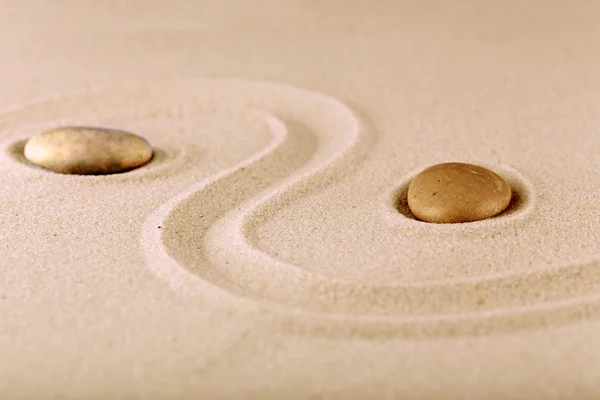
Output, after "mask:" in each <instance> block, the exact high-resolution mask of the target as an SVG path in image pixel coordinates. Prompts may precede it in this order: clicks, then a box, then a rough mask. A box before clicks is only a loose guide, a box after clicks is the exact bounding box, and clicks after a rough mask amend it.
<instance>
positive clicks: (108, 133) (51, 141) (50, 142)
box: [23, 126, 153, 175]
mask: <svg viewBox="0 0 600 400" xmlns="http://www.w3.org/2000/svg"><path fill="white" fill-rule="evenodd" d="M23 153H24V155H25V158H26V159H27V160H29V161H30V162H32V163H34V164H36V165H38V166H40V167H42V168H46V169H49V170H52V171H55V172H59V173H63V174H78V175H101V174H111V173H116V172H124V171H128V170H131V169H134V168H138V167H141V166H142V165H144V164H146V163H147V162H148V161H150V159H151V158H152V154H153V151H152V147H151V146H150V144H149V143H148V142H147V141H146V140H145V139H143V138H141V137H139V136H137V135H134V134H133V133H129V132H125V131H120V130H115V129H104V128H95V127H81V126H69V127H61V128H56V129H52V130H49V131H45V132H43V133H41V134H39V135H37V136H34V137H32V138H31V139H29V141H28V142H27V144H26V145H25V149H24V152H23Z"/></svg>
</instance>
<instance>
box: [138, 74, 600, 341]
mask: <svg viewBox="0 0 600 400" xmlns="http://www.w3.org/2000/svg"><path fill="white" fill-rule="evenodd" d="M236 84H237V85H239V89H240V91H242V92H243V93H244V95H245V96H247V97H246V98H245V100H246V102H247V104H237V105H238V106H242V107H248V108H256V109H260V110H262V112H264V113H265V116H264V117H265V118H266V119H267V120H268V124H269V126H270V128H271V131H272V133H273V141H272V142H271V144H270V145H269V146H268V147H267V148H265V149H264V150H263V151H261V152H260V153H259V154H256V155H255V156H253V157H252V158H250V159H248V160H245V161H243V162H241V163H239V164H237V165H235V166H233V167H231V168H229V169H227V170H226V171H223V172H222V173H220V174H218V175H217V176H214V177H213V178H211V179H209V180H206V181H203V182H200V183H199V184H197V185H195V186H194V187H192V188H190V189H189V190H188V191H186V192H185V193H183V194H182V195H180V196H178V197H177V198H175V199H172V200H171V201H170V202H168V203H167V204H165V205H163V206H162V207H160V208H159V209H158V210H157V211H156V212H155V213H154V214H153V215H152V216H151V217H150V218H149V219H148V220H147V221H146V224H145V226H144V230H143V235H142V243H143V244H144V252H145V255H146V259H147V263H148V265H149V266H150V268H151V269H152V270H153V271H154V272H155V273H156V274H157V275H159V276H160V277H162V278H163V279H165V280H167V281H168V282H169V284H170V285H171V286H172V287H173V288H174V289H176V290H177V291H179V292H180V293H182V294H185V295H200V296H210V297H211V298H212V299H214V298H215V296H217V297H223V298H228V299H229V300H230V301H239V302H240V303H241V304H246V303H247V302H245V301H244V300H243V299H246V298H251V299H254V300H258V301H259V302H261V301H262V300H266V301H267V302H266V303H265V304H267V305H268V306H269V307H270V308H271V309H273V310H278V312H279V311H280V312H282V314H283V318H282V319H281V321H286V322H282V323H283V324H294V323H295V322H298V321H300V320H304V319H306V318H309V320H310V321H312V322H316V325H314V327H315V329H319V328H318V327H319V326H321V325H319V323H320V322H322V323H323V325H322V329H328V328H327V326H328V324H342V325H343V326H346V327H348V328H350V330H351V331H356V330H363V329H364V330H365V331H370V332H372V333H373V334H377V333H382V332H385V331H386V329H387V328H384V326H387V327H389V329H391V331H390V332H395V333H401V332H404V333H407V334H408V333H409V332H410V331H412V330H417V331H419V332H423V331H427V330H431V332H434V333H435V334H441V333H444V332H445V333H444V334H453V333H461V334H465V333H470V332H471V333H472V332H481V331H485V330H487V329H489V330H497V328H498V327H499V326H502V327H511V328H510V329H515V328H517V327H520V326H523V327H526V326H530V325H531V324H533V325H531V326H540V325H543V324H544V323H552V322H553V321H555V322H560V321H563V320H564V321H567V320H571V319H574V318H575V319H578V318H581V316H582V315H590V313H591V311H590V310H591V309H595V308H594V307H593V305H594V304H595V303H596V301H597V300H598V294H597V287H598V284H600V262H598V260H597V259H595V258H591V259H589V260H584V261H582V262H581V263H580V264H577V265H573V264H568V265H567V264H565V265H557V266H553V267H551V268H545V269H541V270H528V271H518V272H511V273H506V274H497V275H490V276H483V277H471V278H464V279H449V280H441V281H431V282H423V283H405V282H399V283H394V282H391V283H387V284H378V285H371V284H369V283H368V282H365V284H363V285H357V284H356V283H352V282H347V281H344V280H343V279H337V278H333V277H328V276H324V275H323V274H319V273H315V272H311V271H308V270H305V269H302V268H300V267H297V266H294V265H290V264H286V263H283V262H281V261H279V260H277V259H276V258H275V257H273V256H271V255H270V254H268V253H266V252H264V251H261V250H260V249H259V248H258V247H257V246H255V245H254V244H253V241H252V239H253V236H254V229H255V227H256V226H258V225H260V224H261V223H262V222H263V221H265V220H266V219H267V218H268V217H269V215H270V214H272V213H273V212H274V211H276V210H277V209H280V208H283V207H286V206H287V205H289V204H291V203H292V202H293V201H294V200H295V199H297V198H298V197H301V196H306V195H310V194H311V193H316V192H317V191H319V190H323V189H325V188H326V187H327V186H328V185H330V184H331V182H336V181H338V180H339V179H343V177H344V176H345V175H348V174H349V173H351V172H352V170H353V168H355V167H356V166H357V165H358V163H359V162H360V160H361V159H362V158H363V157H364V156H365V155H366V152H367V150H368V148H369V146H370V144H371V142H372V141H373V136H372V132H370V131H369V129H368V127H367V126H366V125H365V123H364V121H361V120H360V119H359V118H358V117H357V116H356V114H355V113H353V112H352V111H351V110H350V109H349V108H347V107H346V106H345V105H344V104H342V103H340V102H339V101H338V100H336V99H334V98H330V97H327V96H324V95H321V94H317V93H311V92H307V91H303V90H300V89H295V88H291V87H287V86H282V85H270V84H256V83H247V82H237V83H234V85H236ZM253 88H260V89H261V90H259V91H258V92H259V93H260V94H261V95H257V96H253ZM265 90H266V91H268V92H269V94H270V96H269V97H270V100H266V98H265V97H264V91H265ZM242 103H243V102H242ZM313 135H314V136H313ZM515 173H516V174H517V175H518V172H515ZM521 178H522V177H517V179H518V180H520V181H521V184H523V185H524V189H525V191H524V192H523V193H525V194H526V195H527V198H526V199H525V202H524V203H523V209H522V210H516V212H515V213H514V215H511V216H507V217H506V218H499V219H497V220H489V221H483V222H482V223H481V224H479V225H477V224H474V225H473V226H474V227H475V229H485V228H486V227H489V226H498V225H504V226H507V225H510V224H514V223H515V221H517V222H518V223H526V220H527V216H528V215H530V214H531V212H530V211H531V209H532V207H533V204H534V195H535V194H534V193H532V192H528V191H527V186H528V185H527V182H526V180H525V179H524V178H523V179H521ZM382 207H383V208H385V205H382ZM388 211H389V210H388ZM388 218H392V219H393V218H394V217H392V216H391V215H389V216H388ZM414 222H415V221H410V222H408V223H414ZM395 223H396V222H395ZM401 225H402V222H401V223H399V225H398V226H399V227H400V228H401ZM157 226H161V229H157ZM436 229H438V230H444V229H445V230H448V229H451V228H448V227H447V226H444V227H441V228H440V227H438V228H436ZM524 288H526V289H527V290H524ZM573 293H578V296H577V298H573ZM231 295H232V296H231ZM261 303H262V302H261ZM246 305H248V304H246ZM285 315H287V316H288V317H289V318H290V319H286V318H287V317H285ZM319 321H320V322H319ZM535 321H537V322H535ZM467 322H468V323H467ZM536 324H537V325H536Z"/></svg>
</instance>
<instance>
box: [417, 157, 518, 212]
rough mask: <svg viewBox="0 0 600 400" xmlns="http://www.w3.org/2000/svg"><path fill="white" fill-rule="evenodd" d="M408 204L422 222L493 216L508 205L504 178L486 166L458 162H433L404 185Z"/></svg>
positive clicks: (509, 191)
mask: <svg viewBox="0 0 600 400" xmlns="http://www.w3.org/2000/svg"><path fill="white" fill-rule="evenodd" d="M407 197H408V207H409V208H410V210H411V212H412V213H413V215H414V216H415V217H416V218H417V219H419V220H421V221H425V222H434V223H460V222H472V221H479V220H482V219H486V218H491V217H494V216H496V215H498V214H500V213H502V212H503V211H504V210H506V208H507V207H508V204H509V203H510V200H511V197H512V191H511V188H510V185H509V184H508V182H506V181H505V180H504V179H503V178H502V177H501V176H500V175H498V174H496V173H494V172H492V171H490V170H489V169H486V168H483V167H480V166H477V165H473V164H465V163H458V162H451V163H443V164H437V165H434V166H432V167H429V168H427V169H425V170H424V171H422V172H421V173H420V174H418V175H417V176H416V177H415V178H414V179H413V181H412V182H411V183H410V185H409V187H408V194H407Z"/></svg>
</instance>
